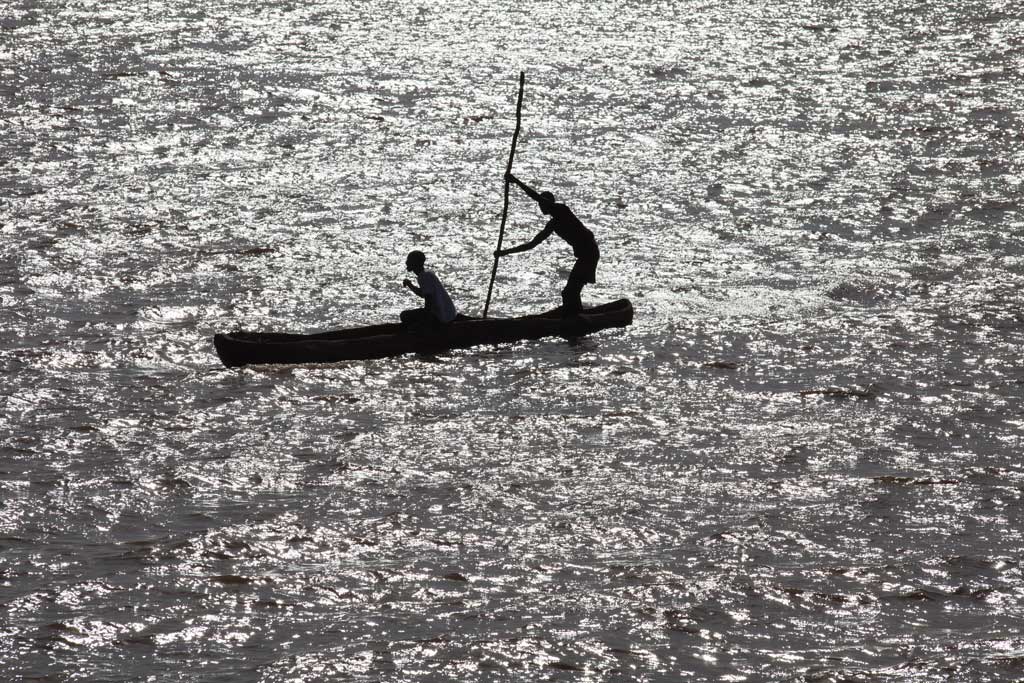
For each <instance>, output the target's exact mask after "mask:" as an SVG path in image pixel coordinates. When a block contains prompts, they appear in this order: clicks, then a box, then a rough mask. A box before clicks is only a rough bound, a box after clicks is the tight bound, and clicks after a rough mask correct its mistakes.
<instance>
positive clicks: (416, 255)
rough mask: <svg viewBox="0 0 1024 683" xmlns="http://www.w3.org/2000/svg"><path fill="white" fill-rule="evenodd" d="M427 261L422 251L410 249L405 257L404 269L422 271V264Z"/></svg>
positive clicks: (417, 272) (415, 271)
mask: <svg viewBox="0 0 1024 683" xmlns="http://www.w3.org/2000/svg"><path fill="white" fill-rule="evenodd" d="M426 262H427V256H426V254H424V253H423V252H422V251H410V252H409V255H408V256H406V257H405V269H406V270H411V271H412V272H414V273H416V274H419V273H422V272H423V264H425V263H426Z"/></svg>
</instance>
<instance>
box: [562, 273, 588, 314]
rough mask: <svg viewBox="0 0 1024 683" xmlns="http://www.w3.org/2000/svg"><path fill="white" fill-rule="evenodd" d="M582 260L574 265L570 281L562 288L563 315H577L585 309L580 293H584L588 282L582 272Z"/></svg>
mask: <svg viewBox="0 0 1024 683" xmlns="http://www.w3.org/2000/svg"><path fill="white" fill-rule="evenodd" d="M581 271H582V268H581V267H580V261H577V262H576V265H574V266H573V267H572V272H571V273H569V281H568V282H566V283H565V289H563V290H562V315H563V316H567V315H576V314H577V313H579V312H580V311H581V310H583V301H582V299H581V297H580V295H581V294H582V293H583V285H585V284H587V283H586V280H585V278H584V275H583V273H582V272H581Z"/></svg>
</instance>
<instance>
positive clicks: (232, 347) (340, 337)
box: [213, 299, 633, 367]
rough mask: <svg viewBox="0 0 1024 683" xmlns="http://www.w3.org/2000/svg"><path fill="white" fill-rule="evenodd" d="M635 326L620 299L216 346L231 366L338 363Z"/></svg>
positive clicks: (261, 335)
mask: <svg viewBox="0 0 1024 683" xmlns="http://www.w3.org/2000/svg"><path fill="white" fill-rule="evenodd" d="M632 322H633V305H632V304H631V303H630V302H629V300H628V299H619V300H618V301H613V302H611V303H608V304H604V305H602V306H597V307H595V308H588V309H585V310H584V311H583V312H582V313H580V314H579V315H578V316H573V317H569V318H562V317H561V315H560V314H559V312H558V311H557V310H555V311H549V312H547V313H542V314H540V315H530V316H524V317H521V318H487V319H481V318H466V319H461V320H456V321H455V322H453V323H451V324H449V325H446V326H445V327H444V328H442V329H439V330H437V331H436V332H434V331H431V332H421V333H410V332H407V331H405V330H403V329H402V326H401V325H400V324H398V323H394V324H385V325H372V326H370V327H358V328H351V329H346V330H337V331H334V332H321V333H319V334H284V333H279V332H232V333H230V334H217V335H214V337H213V345H214V347H215V348H216V349H217V355H218V356H220V360H221V362H223V363H224V365H226V366H228V367H239V366H242V365H261V364H268V363H270V364H288V365H291V364H297V363H335V362H338V361H345V360H368V359H372V358H386V357H389V356H400V355H402V354H406V353H436V352H438V351H445V350H448V349H461V348H468V347H471V346H477V345H480V344H504V343H509V342H517V341H523V340H526V339H540V338H542V337H566V338H575V337H582V336H585V335H588V334H592V333H594V332H597V331H598V330H603V329H607V328H611V327H626V326H627V325H630V324H631V323H632Z"/></svg>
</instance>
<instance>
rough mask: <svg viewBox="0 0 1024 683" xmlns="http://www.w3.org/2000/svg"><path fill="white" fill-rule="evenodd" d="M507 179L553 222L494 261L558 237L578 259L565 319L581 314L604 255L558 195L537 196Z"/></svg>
mask: <svg viewBox="0 0 1024 683" xmlns="http://www.w3.org/2000/svg"><path fill="white" fill-rule="evenodd" d="M506 177H507V178H508V179H509V180H510V181H512V182H513V183H515V184H516V185H518V186H519V187H520V188H521V189H522V190H523V192H525V193H526V194H527V195H529V196H530V198H531V199H533V200H534V201H535V202H537V204H538V206H539V207H540V212H541V213H542V214H544V215H545V216H551V219H550V220H548V222H547V225H545V226H544V229H543V230H541V231H540V232H538V233H537V236H536V237H534V238H533V239H532V240H530V241H529V242H526V243H525V244H520V245H519V246H518V247H512V248H511V249H499V250H497V251H495V252H494V256H495V258H498V257H501V256H507V255H508V254H515V253H517V252H521V251H529V250H530V249H533V248H534V247H536V246H537V245H538V244H540V243H541V242H543V241H544V240H546V239H547V238H548V237H550V236H551V233H554V234H556V235H558V236H559V237H561V238H562V239H563V240H565V241H566V242H568V243H569V244H570V245H571V246H572V253H573V255H574V256H575V257H576V264H575V265H574V266H573V267H572V272H570V273H569V281H568V282H566V283H565V289H563V290H562V315H564V316H570V315H575V314H576V313H579V312H580V311H581V310H582V309H583V302H582V301H581V300H580V294H581V293H582V292H583V287H584V286H585V285H586V284H587V283H588V282H596V281H597V261H598V259H600V258H601V253H600V252H599V251H598V249H597V241H596V240H595V239H594V233H592V232H590V230H588V229H587V227H586V226H585V225H583V223H581V222H580V219H579V218H576V214H574V213H573V212H572V211H571V210H570V209H569V207H568V206H566V205H565V204H559V203H558V202H556V201H555V195H553V194H551V193H550V192H539V193H538V192H536V191H535V190H534V189H533V188H531V187H530V186H528V185H526V184H525V183H523V182H521V181H520V180H519V178H516V177H515V176H514V175H512V174H511V173H509V174H507V175H506Z"/></svg>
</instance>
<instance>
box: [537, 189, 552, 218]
mask: <svg viewBox="0 0 1024 683" xmlns="http://www.w3.org/2000/svg"><path fill="white" fill-rule="evenodd" d="M537 204H538V206H540V212H541V213H542V214H544V215H545V216H548V215H550V214H551V207H552V206H554V205H555V195H553V194H551V193H550V192H548V191H546V190H545V191H544V192H541V193H540V200H539V201H538V202H537Z"/></svg>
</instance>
